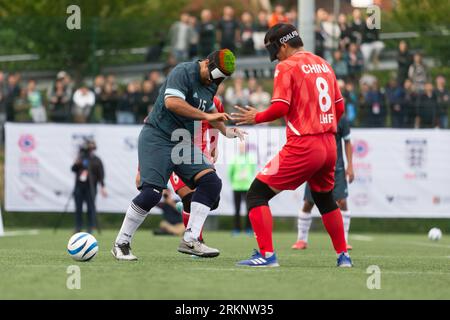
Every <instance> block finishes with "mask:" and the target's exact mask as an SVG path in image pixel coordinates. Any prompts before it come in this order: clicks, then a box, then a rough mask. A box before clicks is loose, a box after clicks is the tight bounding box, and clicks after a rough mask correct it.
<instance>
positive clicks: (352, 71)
mask: <svg viewBox="0 0 450 320" xmlns="http://www.w3.org/2000/svg"><path fill="white" fill-rule="evenodd" d="M345 61H346V62H347V65H348V74H349V76H350V78H351V79H352V80H357V79H358V78H359V77H360V76H361V73H362V71H363V69H364V58H363V55H362V53H361V50H359V47H358V45H357V44H356V43H351V44H350V46H349V47H348V52H347V53H346V55H345Z"/></svg>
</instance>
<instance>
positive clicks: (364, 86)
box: [0, 5, 450, 128]
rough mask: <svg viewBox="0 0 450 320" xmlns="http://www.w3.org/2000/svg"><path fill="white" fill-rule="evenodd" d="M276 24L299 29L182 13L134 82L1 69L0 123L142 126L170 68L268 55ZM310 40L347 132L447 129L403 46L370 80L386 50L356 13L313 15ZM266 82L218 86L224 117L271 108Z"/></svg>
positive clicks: (278, 12)
mask: <svg viewBox="0 0 450 320" xmlns="http://www.w3.org/2000/svg"><path fill="white" fill-rule="evenodd" d="M336 20H337V21H336ZM279 22H287V23H292V24H294V25H297V10H296V8H291V9H290V10H286V9H285V7H283V6H282V5H276V6H275V7H274V10H273V12H272V13H269V12H267V11H264V10H261V11H259V12H258V13H257V14H256V16H254V15H253V14H252V13H250V12H247V11H245V12H243V13H242V14H241V15H240V18H239V19H238V18H237V17H236V15H235V11H234V9H233V8H232V7H229V6H226V7H224V8H223V14H222V17H221V18H220V19H219V20H214V19H213V13H212V11H211V10H209V9H203V10H202V11H201V12H200V13H199V20H198V19H197V17H196V16H194V15H192V14H189V13H186V12H183V13H182V14H181V16H180V19H179V20H178V21H176V22H175V23H174V24H173V25H172V27H171V28H170V31H169V38H170V55H169V58H168V62H167V64H166V68H165V69H164V70H152V71H150V72H148V74H146V75H145V76H144V77H143V78H142V80H139V81H127V82H125V83H119V82H118V80H117V79H116V77H115V76H114V75H102V74H100V75H97V76H96V77H95V78H94V79H93V81H91V82H92V84H90V85H87V84H81V85H78V86H77V87H76V88H75V87H74V82H73V80H72V79H71V77H70V75H69V74H68V73H67V72H65V71H61V72H59V73H58V74H57V75H56V78H55V80H54V81H53V82H52V84H51V85H50V86H49V87H48V89H47V90H38V89H37V83H36V81H35V80H33V79H30V80H27V81H26V82H25V81H21V78H20V74H18V73H9V74H6V73H4V72H2V71H0V123H3V122H4V121H5V120H6V121H13V122H76V123H87V122H88V123H110V124H114V123H117V124H134V123H142V121H143V119H144V118H145V117H146V116H147V114H148V112H149V111H151V109H152V107H153V105H154V104H155V102H156V98H157V96H158V91H159V88H160V86H161V84H162V83H163V81H164V77H165V75H166V74H167V72H168V71H169V70H170V68H171V67H173V66H174V65H176V64H177V63H178V62H182V61H189V60H190V61H192V60H194V59H197V58H199V57H205V56H206V55H207V54H209V53H210V52H211V51H213V50H214V49H216V48H219V47H222V48H224V47H226V48H229V49H231V50H234V51H235V52H236V54H237V56H238V57H241V56H260V55H266V54H267V53H266V50H265V47H264V35H265V34H266V32H267V30H268V29H269V28H270V27H271V26H273V25H275V24H276V23H279ZM315 39H316V43H315V48H316V51H315V53H316V54H318V55H320V56H322V57H323V58H325V59H326V60H327V61H328V62H329V63H330V64H331V65H332V67H333V69H334V71H335V73H336V76H337V78H338V80H339V85H340V87H341V91H342V93H343V95H344V97H345V101H346V116H347V117H348V119H349V121H350V123H351V124H352V125H353V126H360V127H385V126H392V127H395V128H432V127H439V128H448V109H449V103H450V102H449V92H448V90H447V85H446V79H445V77H444V76H437V77H435V78H434V79H431V76H430V71H429V68H428V67H427V66H426V64H425V63H424V60H423V57H422V55H421V54H420V53H419V52H411V51H410V49H409V48H408V44H407V42H406V41H403V40H402V41H400V42H399V45H398V52H397V63H398V69H397V72H396V76H395V77H391V79H390V80H389V82H388V83H387V84H386V85H385V86H382V85H380V83H379V81H378V79H377V78H376V77H374V76H373V75H371V70H372V68H369V66H372V67H373V68H375V69H376V68H377V66H378V63H379V58H380V53H381V52H382V50H383V49H384V46H385V45H384V43H383V42H382V41H380V39H379V30H377V29H375V28H369V27H368V24H367V21H366V19H365V18H364V17H363V14H362V12H361V11H360V10H359V9H355V10H353V12H352V14H351V16H350V15H349V16H347V15H345V14H340V15H339V16H338V18H337V19H335V16H334V15H332V14H329V13H328V12H327V11H325V10H324V9H318V10H317V13H316V29H315ZM245 75H247V77H246V76H245ZM271 83H272V81H271V80H270V79H268V80H263V79H259V78H258V79H257V78H255V77H254V76H252V75H250V76H249V74H248V73H242V72H236V74H235V76H234V77H233V78H232V79H231V80H227V81H226V82H225V83H224V84H223V85H221V86H220V87H219V90H218V93H217V95H218V96H219V97H220V98H221V99H222V101H223V102H224V105H225V107H226V108H227V110H228V111H231V108H232V106H234V105H252V106H254V107H256V108H257V109H258V110H264V109H265V108H267V107H268V105H269V104H270V98H271V92H270V91H271V89H270V85H271ZM388 119H389V120H388Z"/></svg>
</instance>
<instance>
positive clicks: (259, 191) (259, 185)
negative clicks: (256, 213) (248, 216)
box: [247, 179, 276, 211]
mask: <svg viewBox="0 0 450 320" xmlns="http://www.w3.org/2000/svg"><path fill="white" fill-rule="evenodd" d="M275 195H276V193H275V192H274V191H273V190H272V189H271V188H270V187H269V186H268V185H267V184H265V183H264V182H262V181H260V180H258V179H255V180H253V182H252V184H251V186H250V189H249V190H248V192H247V208H248V210H249V211H250V210H251V209H253V208H256V207H260V206H268V205H269V200H270V199H272V198H273V197H274V196H275Z"/></svg>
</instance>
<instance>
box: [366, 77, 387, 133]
mask: <svg viewBox="0 0 450 320" xmlns="http://www.w3.org/2000/svg"><path fill="white" fill-rule="evenodd" d="M364 100H365V103H364V109H365V112H366V118H365V125H366V127H368V128H382V127H384V126H385V125H386V114H387V108H386V99H385V95H384V94H383V93H382V92H381V90H380V87H379V85H378V81H375V83H374V84H373V85H372V86H371V87H370V89H369V92H367V93H366V95H365V99H364Z"/></svg>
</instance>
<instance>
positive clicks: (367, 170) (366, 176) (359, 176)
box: [353, 162, 372, 184]
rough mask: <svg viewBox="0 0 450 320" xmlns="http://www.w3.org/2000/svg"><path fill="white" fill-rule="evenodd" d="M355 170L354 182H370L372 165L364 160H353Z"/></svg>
mask: <svg viewBox="0 0 450 320" xmlns="http://www.w3.org/2000/svg"><path fill="white" fill-rule="evenodd" d="M353 170H354V171H355V182H356V183H359V184H370V183H372V165H371V164H370V163H365V162H355V164H354V165H353Z"/></svg>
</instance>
